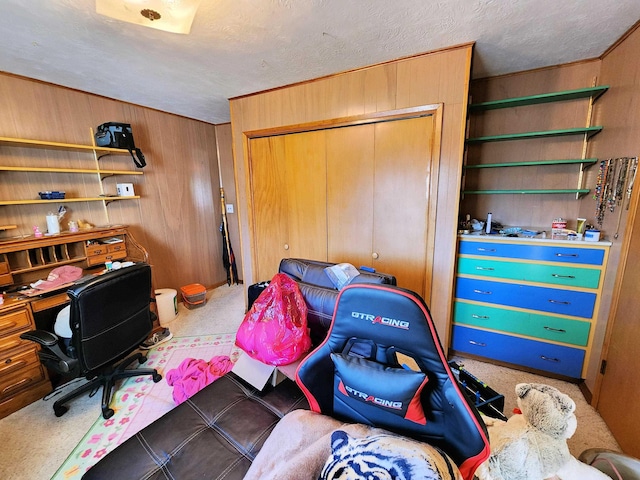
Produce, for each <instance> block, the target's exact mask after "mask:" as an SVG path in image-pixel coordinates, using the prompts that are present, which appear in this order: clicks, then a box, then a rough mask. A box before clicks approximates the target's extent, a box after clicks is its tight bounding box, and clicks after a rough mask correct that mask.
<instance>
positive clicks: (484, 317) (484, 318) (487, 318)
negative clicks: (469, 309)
mask: <svg viewBox="0 0 640 480" xmlns="http://www.w3.org/2000/svg"><path fill="white" fill-rule="evenodd" d="M471 318H479V319H480V320H489V315H476V314H475V313H474V314H473V315H471Z"/></svg>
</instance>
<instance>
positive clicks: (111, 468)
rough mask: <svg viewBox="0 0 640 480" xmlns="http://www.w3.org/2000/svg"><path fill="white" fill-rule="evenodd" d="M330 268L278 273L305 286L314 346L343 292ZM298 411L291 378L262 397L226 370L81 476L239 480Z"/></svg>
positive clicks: (306, 264)
mask: <svg viewBox="0 0 640 480" xmlns="http://www.w3.org/2000/svg"><path fill="white" fill-rule="evenodd" d="M330 265H333V264H331V263H324V262H316V261H311V260H303V259H285V260H282V262H281V263H280V268H279V270H280V272H282V273H286V274H287V275H289V276H290V277H291V278H293V279H294V280H296V281H297V282H298V284H299V286H300V290H301V292H302V294H303V296H304V297H305V300H306V302H307V305H308V307H309V314H308V323H309V327H310V329H311V335H312V338H313V339H314V342H316V343H320V342H321V340H322V339H324V337H325V336H326V333H327V331H328V329H329V326H330V324H331V318H332V316H333V309H334V306H335V301H336V299H337V297H338V293H339V292H338V290H337V289H336V288H335V287H334V286H333V283H332V282H331V280H330V279H329V277H327V275H326V273H325V272H324V269H325V268H326V267H327V266H330ZM357 282H360V283H382V284H393V285H395V283H396V279H395V277H393V276H391V275H386V274H382V273H372V272H365V271H362V272H361V274H360V275H359V276H357V277H356V278H355V279H354V281H352V283H357ZM299 408H305V409H308V408H309V405H308V403H307V401H306V399H305V397H304V395H303V394H302V392H301V391H300V389H298V387H297V386H296V384H295V383H294V382H293V381H291V380H288V379H287V380H284V381H283V382H281V383H279V384H278V385H277V386H276V387H267V388H266V389H265V390H264V391H262V392H261V391H258V390H256V389H255V388H253V387H251V386H250V385H248V384H247V383H245V382H244V381H243V380H242V379H240V378H239V377H238V376H237V375H235V374H234V373H228V374H227V375H225V376H223V377H222V378H220V379H218V380H216V381H215V382H213V383H212V384H210V385H209V386H207V387H206V388H204V389H203V390H201V391H200V392H198V393H197V394H195V395H194V396H193V397H191V398H190V399H189V400H188V401H186V402H184V403H182V404H180V405H179V406H177V407H176V408H174V409H173V410H171V411H170V412H169V413H167V414H166V415H164V416H163V417H161V418H159V419H158V420H156V421H155V422H153V423H152V424H151V425H149V426H147V427H146V428H144V429H143V430H141V431H140V432H138V433H137V434H136V435H134V436H133V437H131V438H129V439H128V440H127V441H125V442H124V443H123V444H122V445H120V446H119V447H117V448H116V449H115V450H114V451H112V452H111V453H109V454H108V455H106V456H105V457H104V458H103V459H102V460H101V461H100V462H98V463H97V464H96V465H95V466H94V467H92V468H91V469H89V470H88V471H87V472H86V473H85V475H84V476H83V477H82V478H83V479H84V480H112V479H114V478H116V479H140V480H142V479H145V480H150V479H166V478H175V479H182V480H185V479H194V478H207V479H225V480H235V479H238V480H239V479H242V478H243V477H244V475H245V473H246V472H247V470H248V469H249V467H250V465H251V462H252V461H253V459H254V458H255V456H256V455H257V454H258V452H259V451H260V448H261V447H262V445H263V444H264V441H265V440H266V438H267V437H268V436H269V434H270V433H271V431H272V430H273V428H274V427H275V425H276V423H278V421H279V420H280V419H281V418H282V417H284V415H286V414H287V413H289V412H291V411H293V410H296V409H299Z"/></svg>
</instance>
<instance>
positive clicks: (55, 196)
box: [38, 191, 64, 200]
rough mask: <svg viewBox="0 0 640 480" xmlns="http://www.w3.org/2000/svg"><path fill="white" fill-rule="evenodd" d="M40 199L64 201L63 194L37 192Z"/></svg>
mask: <svg viewBox="0 0 640 480" xmlns="http://www.w3.org/2000/svg"><path fill="white" fill-rule="evenodd" d="M38 195H40V199H42V200H62V199H64V192H58V191H55V192H38Z"/></svg>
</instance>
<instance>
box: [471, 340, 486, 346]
mask: <svg viewBox="0 0 640 480" xmlns="http://www.w3.org/2000/svg"><path fill="white" fill-rule="evenodd" d="M469 343H470V344H471V345H476V346H478V347H486V346H487V344H486V343H482V342H474V341H473V340H469Z"/></svg>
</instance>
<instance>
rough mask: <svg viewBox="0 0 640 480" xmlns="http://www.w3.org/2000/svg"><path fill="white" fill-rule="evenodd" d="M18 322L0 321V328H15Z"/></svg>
mask: <svg viewBox="0 0 640 480" xmlns="http://www.w3.org/2000/svg"><path fill="white" fill-rule="evenodd" d="M17 325H18V324H17V323H16V322H4V323H0V330H9V329H11V328H15V327H16V326H17Z"/></svg>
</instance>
